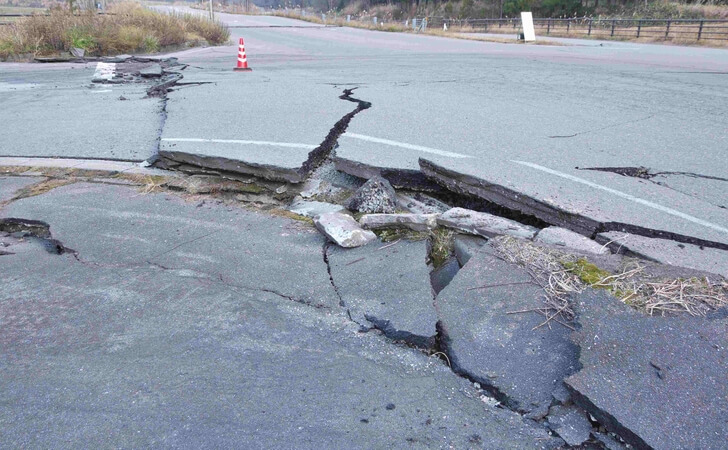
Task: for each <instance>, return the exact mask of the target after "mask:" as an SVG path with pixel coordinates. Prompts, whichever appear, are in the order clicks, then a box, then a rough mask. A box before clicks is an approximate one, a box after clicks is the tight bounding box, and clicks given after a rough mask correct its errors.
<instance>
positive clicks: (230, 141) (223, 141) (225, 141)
mask: <svg viewBox="0 0 728 450" xmlns="http://www.w3.org/2000/svg"><path fill="white" fill-rule="evenodd" d="M162 141H164V142H212V143H216V144H242V145H268V146H271V147H287V148H305V149H306V150H313V149H315V148H316V147H317V146H316V145H309V144H297V143H295V142H268V141H245V140H239V139H197V138H162Z"/></svg>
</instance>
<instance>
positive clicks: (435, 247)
mask: <svg viewBox="0 0 728 450" xmlns="http://www.w3.org/2000/svg"><path fill="white" fill-rule="evenodd" d="M454 236H455V233H454V232H453V231H452V230H450V229H448V228H436V229H434V230H433V231H431V232H430V259H431V260H432V265H433V266H434V267H435V268H436V269H437V268H438V267H441V266H442V265H443V264H445V262H446V261H447V260H448V259H449V258H450V256H452V253H453V246H454V245H455V240H454Z"/></svg>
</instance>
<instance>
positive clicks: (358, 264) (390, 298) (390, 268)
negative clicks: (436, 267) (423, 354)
mask: <svg viewBox="0 0 728 450" xmlns="http://www.w3.org/2000/svg"><path fill="white" fill-rule="evenodd" d="M326 257H327V261H328V264H329V268H330V271H331V282H332V283H333V285H334V286H335V287H336V292H337V293H338V294H339V296H340V297H341V301H342V304H343V306H344V307H345V308H346V309H347V310H348V311H349V314H350V316H351V318H352V319H353V320H354V321H356V322H357V323H359V324H361V325H362V326H365V327H373V328H377V329H379V330H381V331H382V332H383V333H384V335H385V336H387V337H389V338H390V339H395V340H401V341H405V342H407V343H410V344H412V345H416V346H418V347H420V348H424V349H429V348H432V346H433V345H434V343H435V335H436V333H437V331H436V329H435V323H436V322H437V315H436V314H435V308H434V305H433V295H432V288H431V287H430V274H429V269H428V267H427V264H426V262H425V260H426V258H427V245H426V242H425V241H416V242H410V241H406V240H402V241H399V242H397V243H393V245H392V244H380V245H368V246H366V247H361V248H358V249H342V248H337V247H335V246H328V247H327V249H326Z"/></svg>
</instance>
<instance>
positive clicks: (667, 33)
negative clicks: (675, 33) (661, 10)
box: [665, 20, 670, 39]
mask: <svg viewBox="0 0 728 450" xmlns="http://www.w3.org/2000/svg"><path fill="white" fill-rule="evenodd" d="M669 35H670V21H669V20H668V21H667V27H665V39H667V36H669Z"/></svg>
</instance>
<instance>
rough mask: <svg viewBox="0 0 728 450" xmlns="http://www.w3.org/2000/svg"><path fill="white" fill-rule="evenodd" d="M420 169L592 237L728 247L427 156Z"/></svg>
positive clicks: (459, 190)
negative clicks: (601, 217) (561, 201)
mask: <svg viewBox="0 0 728 450" xmlns="http://www.w3.org/2000/svg"><path fill="white" fill-rule="evenodd" d="M420 168H421V170H422V171H423V172H424V173H425V175H426V176H428V177H430V178H432V179H434V180H435V181H437V182H438V183H440V184H442V185H443V186H444V187H445V188H446V189H448V190H450V191H452V192H455V193H456V194H460V195H471V196H476V197H478V198H482V199H485V200H487V201H489V202H493V203H495V204H497V205H500V206H502V207H504V208H507V209H511V210H515V211H520V212H521V213H523V214H525V215H527V216H534V217H536V218H538V219H540V220H542V221H544V222H546V223H548V224H550V225H556V226H560V227H563V228H567V229H569V230H571V231H574V232H576V233H579V234H581V235H584V236H587V237H589V238H591V239H593V238H594V237H595V236H596V235H597V234H599V233H604V232H609V231H624V232H627V233H631V234H635V235H639V236H644V237H648V238H661V239H669V240H672V241H675V242H679V243H684V244H693V245H698V246H703V247H708V248H716V249H720V250H728V244H727V243H724V242H718V241H712V240H708V239H702V238H698V237H694V236H689V235H685V234H680V233H675V232H670V231H665V230H659V229H654V228H647V227H643V226H639V225H634V224H630V223H626V222H611V221H598V220H595V219H593V218H590V217H588V216H586V215H583V214H579V213H575V212H571V211H567V210H564V209H563V208H561V207H559V206H558V205H555V204H551V203H548V202H545V201H542V200H539V199H536V198H534V197H531V196H528V195H524V194H523V193H521V192H518V191H516V190H515V189H512V188H508V187H505V186H502V185H499V184H495V183H490V182H487V181H485V180H482V179H479V178H476V177H473V176H469V175H464V174H462V173H459V172H456V171H454V170H451V169H447V168H445V167H443V166H441V165H438V164H436V163H434V162H432V161H429V160H426V159H423V158H420Z"/></svg>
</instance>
